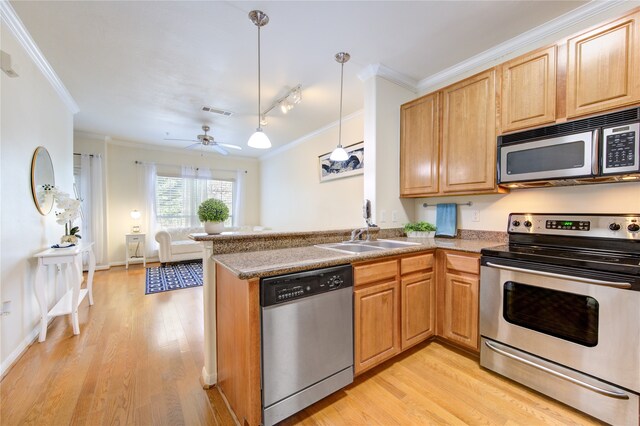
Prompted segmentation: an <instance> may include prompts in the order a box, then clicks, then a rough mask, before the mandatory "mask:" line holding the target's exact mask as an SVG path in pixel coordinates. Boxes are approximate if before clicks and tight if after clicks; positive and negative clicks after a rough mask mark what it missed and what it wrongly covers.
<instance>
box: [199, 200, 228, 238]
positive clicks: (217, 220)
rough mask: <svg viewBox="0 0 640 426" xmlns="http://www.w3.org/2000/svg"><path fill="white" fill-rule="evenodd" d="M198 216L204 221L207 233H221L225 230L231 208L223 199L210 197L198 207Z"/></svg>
mask: <svg viewBox="0 0 640 426" xmlns="http://www.w3.org/2000/svg"><path fill="white" fill-rule="evenodd" d="M198 217H199V218H200V221H202V222H204V230H205V232H206V233H207V234H219V233H221V232H222V231H224V221H225V220H227V219H228V218H229V208H228V207H227V205H226V204H225V203H223V202H222V201H220V200H218V199H216V198H209V199H208V200H205V201H203V202H202V204H200V207H198Z"/></svg>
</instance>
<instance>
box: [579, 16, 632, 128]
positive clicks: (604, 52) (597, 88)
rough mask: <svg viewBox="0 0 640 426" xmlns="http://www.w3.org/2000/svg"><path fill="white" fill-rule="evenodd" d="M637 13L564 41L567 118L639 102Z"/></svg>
mask: <svg viewBox="0 0 640 426" xmlns="http://www.w3.org/2000/svg"><path fill="white" fill-rule="evenodd" d="M639 20H640V12H635V13H633V14H631V15H627V16H625V17H624V18H621V19H618V20H617V21H614V22H611V23H609V24H606V25H603V26H600V27H598V28H595V29H593V30H591V31H587V32H585V33H583V34H580V35H577V36H575V37H572V38H570V39H569V40H568V42H567V47H568V50H569V52H568V63H567V117H568V118H572V117H577V116H581V115H586V114H592V113H597V112H602V111H606V110H610V109H615V108H619V107H623V106H625V105H631V104H635V103H638V102H640V25H639V22H638V21H639Z"/></svg>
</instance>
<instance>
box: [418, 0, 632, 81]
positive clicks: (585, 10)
mask: <svg viewBox="0 0 640 426" xmlns="http://www.w3.org/2000/svg"><path fill="white" fill-rule="evenodd" d="M622 3H625V0H607V1H596V0H594V1H591V2H589V3H587V4H585V5H584V6H581V7H579V8H576V9H574V10H572V11H570V12H568V13H565V14H564V15H561V16H558V17H557V18H555V19H552V20H551V21H548V22H546V23H544V24H542V25H540V26H537V27H535V28H533V29H531V30H529V31H527V32H524V33H522V34H520V35H519V36H516V37H514V38H512V39H510V40H507V41H505V42H503V43H500V44H498V45H496V46H494V47H492V48H490V49H488V50H485V51H484V52H482V53H479V54H477V55H475V56H472V57H471V58H469V59H467V60H465V61H462V62H460V63H458V64H456V65H454V66H452V67H449V68H447V69H445V70H443V71H440V72H438V73H436V74H433V75H431V76H429V77H426V78H424V79H422V80H420V81H419V82H418V83H417V85H416V86H417V88H418V90H419V91H420V92H425V91H427V90H429V89H431V88H434V87H437V86H439V85H441V84H443V83H445V82H447V81H450V80H453V79H455V78H456V77H458V76H460V75H461V74H464V73H467V72H470V71H473V70H475V69H478V68H481V67H483V66H487V65H490V64H492V63H493V61H495V60H497V59H499V58H501V57H503V56H505V55H507V54H509V53H511V52H514V51H516V50H518V49H521V48H524V47H526V46H528V45H530V44H533V43H536V42H538V41H541V40H543V39H544V38H545V37H548V36H549V35H551V34H555V33H558V32H560V31H562V30H564V29H566V28H568V27H571V26H572V25H575V24H578V23H580V22H582V21H584V20H586V19H589V18H591V17H592V16H595V15H598V14H600V13H602V12H605V11H606V10H609V9H611V8H613V7H616V6H619V5H620V4H622Z"/></svg>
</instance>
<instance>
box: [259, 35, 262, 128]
mask: <svg viewBox="0 0 640 426" xmlns="http://www.w3.org/2000/svg"><path fill="white" fill-rule="evenodd" d="M258 130H262V127H260V25H258Z"/></svg>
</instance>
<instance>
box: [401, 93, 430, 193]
mask: <svg viewBox="0 0 640 426" xmlns="http://www.w3.org/2000/svg"><path fill="white" fill-rule="evenodd" d="M438 136H439V135H438V94H437V93H433V94H431V95H427V96H423V97H421V98H419V99H416V100H415V101H413V102H410V103H407V104H404V105H402V107H401V108H400V196H401V197H412V196H420V195H425V194H435V193H437V192H438V174H439V170H438V146H439V145H438Z"/></svg>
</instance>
